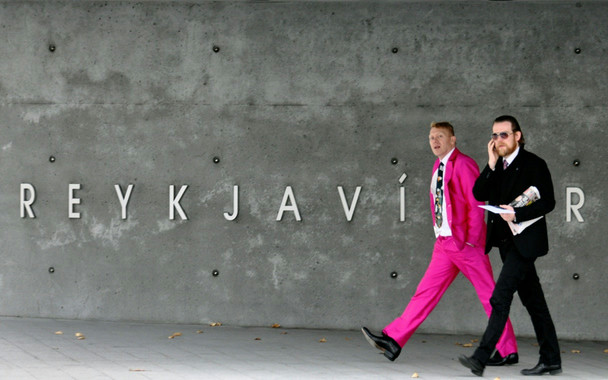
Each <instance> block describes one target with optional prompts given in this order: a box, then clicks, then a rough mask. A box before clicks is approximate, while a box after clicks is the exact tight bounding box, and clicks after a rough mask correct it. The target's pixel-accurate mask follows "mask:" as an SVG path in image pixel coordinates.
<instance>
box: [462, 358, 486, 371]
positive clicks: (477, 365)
mask: <svg viewBox="0 0 608 380" xmlns="http://www.w3.org/2000/svg"><path fill="white" fill-rule="evenodd" d="M458 361H460V364H462V365H463V366H465V367H467V368H469V369H470V370H471V372H473V374H474V375H477V376H483V370H484V369H485V366H484V365H483V364H482V363H481V362H480V361H479V360H477V359H475V358H474V357H472V356H470V357H467V356H464V355H460V357H459V358H458Z"/></svg>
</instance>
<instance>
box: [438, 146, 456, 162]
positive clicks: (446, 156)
mask: <svg viewBox="0 0 608 380" xmlns="http://www.w3.org/2000/svg"><path fill="white" fill-rule="evenodd" d="M455 150H456V147H454V148H452V150H450V153H448V154H446V155H445V157H443V158H442V159H441V163H442V164H443V166H447V164H448V160H449V159H450V156H451V155H452V153H454V151H455Z"/></svg>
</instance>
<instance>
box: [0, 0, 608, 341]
mask: <svg viewBox="0 0 608 380" xmlns="http://www.w3.org/2000/svg"><path fill="white" fill-rule="evenodd" d="M607 16H608V3H606V2H592V1H580V2H573V1H563V2H561V1H554V2H546V1H540V2H535V1H525V2H515V1H514V2H491V1H462V2H461V1H433V2H423V1H419V2H417V1H403V2H399V1H396V2H380V3H378V2H371V1H370V2H339V1H338V2H336V1H333V2H322V1H315V2H300V1H284V2H229V1H224V2H205V1H200V2H163V1H161V2H128V1H125V2H103V1H102V2H92V1H78V2H76V1H66V2H55V1H46V2H20V1H3V2H0V31H1V34H0V38H1V39H2V41H1V43H0V68H1V70H0V147H1V149H0V169H1V170H2V175H1V176H0V209H1V210H2V213H1V214H0V227H1V228H0V241H1V242H2V244H1V246H0V255H1V256H0V257H1V260H0V294H1V295H2V296H1V298H0V300H1V301H0V314H1V315H11V316H39V317H52V318H78V319H102V320H137V321H171V322H188V323H199V322H200V323H205V322H210V321H219V322H223V323H225V324H232V325H243V326H248V325H263V326H267V325H271V324H273V323H280V324H282V325H283V326H285V327H320V328H344V329H350V328H357V327H358V326H360V325H362V324H365V325H368V326H370V327H373V328H380V327H383V326H384V325H385V324H386V323H388V322H389V321H391V320H392V319H393V318H394V317H396V316H397V315H399V314H400V313H401V312H402V310H403V308H404V306H405V305H406V303H407V301H408V300H409V298H410V297H411V295H412V294H413V292H414V290H415V287H416V285H417V283H418V281H419V279H420V278H421V277H422V275H423V273H424V270H425V268H426V266H427V264H428V262H429V259H430V254H431V250H432V244H433V240H434V235H433V232H432V227H431V222H430V210H429V201H428V196H427V192H428V186H429V181H430V174H431V173H430V171H431V166H432V163H433V160H434V156H433V155H432V153H431V152H430V149H429V147H428V142H427V141H428V126H429V124H430V122H431V121H434V120H435V121H438V120H449V121H451V122H452V123H453V124H454V125H455V127H456V130H457V137H458V146H459V147H460V148H461V150H463V151H464V152H466V153H468V154H470V155H471V156H472V157H474V158H475V159H476V160H477V162H478V163H479V164H480V165H484V164H485V160H486V153H485V151H486V148H485V147H486V143H487V141H488V138H489V134H490V129H491V121H492V120H493V118H494V117H496V116H498V115H500V114H504V113H510V114H513V115H515V116H517V117H518V118H519V120H520V122H521V124H522V127H523V130H524V134H525V136H526V139H527V142H528V144H527V147H528V148H529V150H531V151H533V152H536V153H538V154H539V155H541V156H542V157H544V158H545V159H546V160H547V162H548V164H549V167H550V169H551V170H552V173H553V180H554V185H555V189H556V198H557V207H556V210H555V211H554V212H553V213H551V214H550V215H549V216H548V222H549V226H550V231H549V233H550V244H551V252H550V254H549V255H548V256H546V257H544V258H542V259H540V260H538V262H537V267H538V271H539V274H540V276H541V280H542V283H543V285H544V288H545V291H546V295H547V298H548V302H549V305H550V308H551V311H552V313H553V316H554V319H555V322H556V326H557V329H558V333H559V335H560V337H562V338H590V339H608V330H606V328H605V320H606V317H607V314H608V313H607V311H608V306H607V305H608V296H607V295H606V294H607V292H606V291H605V289H604V288H605V287H606V280H605V271H606V268H607V264H608V259H607V257H608V256H607V255H606V252H605V247H606V243H607V240H606V234H605V231H606V226H607V225H608V221H607V219H606V212H605V208H604V207H605V204H606V202H607V201H608V199H607V196H606V191H605V190H606V186H607V181H606V179H605V178H603V177H602V173H603V172H605V170H603V169H599V165H601V164H603V163H604V162H605V161H606V159H607V157H606V153H605V149H604V148H605V143H604V140H605V139H606V127H605V123H606V120H608V109H607V107H606V103H605V101H606V99H608V75H607V74H608V69H607V65H606V61H607V58H608V54H607V51H608V26H607V24H606V22H605V21H606V18H607ZM214 47H217V48H219V51H214ZM53 48H54V49H53ZM576 49H580V50H576ZM215 50H217V49H215ZM214 158H217V159H219V162H216V161H217V160H215V161H214ZM393 159H396V160H397V162H396V163H394V162H393V161H392V160H393ZM574 160H579V162H580V164H579V165H578V166H575V165H573V162H574ZM404 173H406V174H407V179H405V180H404V181H403V183H400V181H399V179H400V177H401V176H402V175H403V174H404ZM21 184H31V185H32V186H33V188H34V189H35V192H36V200H35V202H34V204H33V205H32V209H33V212H34V213H35V218H30V217H28V215H27V213H26V215H25V216H26V217H25V218H21V217H20V187H21ZM70 184H80V186H81V187H80V189H79V190H75V191H73V192H72V194H73V195H72V198H74V202H78V200H77V199H80V204H74V205H72V206H70V201H69V197H70V195H69V194H70V191H69V185H70ZM116 184H119V185H120V186H121V189H122V191H123V192H125V191H126V189H127V186H128V185H129V184H132V185H134V187H133V191H132V194H131V198H130V201H129V204H128V210H127V212H128V214H127V218H126V219H122V218H121V204H120V202H119V198H118V196H117V193H116V191H115V188H114V186H115V185H116ZM171 185H174V186H175V187H176V193H177V191H179V189H180V188H181V186H182V185H188V186H189V187H188V189H187V190H186V192H185V193H184V194H183V197H182V198H181V200H180V202H179V204H180V205H181V207H182V208H183V210H184V212H185V214H187V218H188V219H187V220H183V219H182V218H181V216H180V215H179V213H178V212H177V211H176V214H175V219H174V220H171V219H170V202H169V196H170V186H171ZM235 185H238V186H239V214H238V217H237V218H236V220H234V221H231V220H227V219H226V218H225V217H224V212H227V213H231V212H232V211H233V186H235ZM288 186H289V187H290V188H291V189H292V190H293V195H294V199H295V201H296V203H297V208H298V211H299V213H300V215H301V218H302V220H301V221H297V220H296V217H295V212H292V211H285V213H284V215H283V218H282V220H281V221H277V220H276V219H277V215H278V214H279V211H280V210H281V208H282V207H281V205H282V201H283V197H284V194H285V192H286V188H287V187H288ZM338 186H342V187H343V188H344V192H345V195H346V200H347V202H348V203H349V204H350V202H351V200H352V199H353V196H354V193H355V189H356V187H357V186H361V188H362V189H361V193H360V197H359V199H358V202H357V204H356V209H355V212H354V216H353V219H352V221H350V222H349V221H347V220H346V217H345V212H344V209H343V207H342V204H341V200H340V196H339V192H338ZM401 187H403V188H404V189H405V203H404V209H405V221H401V220H400V208H401V202H400V188H401ZM569 187H577V188H580V189H582V191H583V192H584V195H585V203H584V205H583V207H581V208H580V209H579V210H578V211H579V212H580V214H581V216H582V218H583V221H582V222H581V221H579V220H578V219H577V218H576V217H575V216H576V215H572V218H571V221H569V222H568V221H567V220H566V219H567V208H566V203H567V198H566V192H567V188H569ZM31 196H32V194H31V192H28V191H26V192H25V198H26V199H28V198H29V197H31ZM571 201H572V202H574V203H578V202H579V199H578V196H573V197H572V199H571ZM284 205H286V206H294V205H293V204H292V203H291V201H288V202H286V203H285V204H284ZM70 208H71V210H72V211H73V212H78V213H80V217H79V218H70V217H69V215H68V211H69V209H70ZM284 208H289V207H284ZM491 255H492V260H493V263H494V264H495V268H496V269H497V270H498V268H499V267H500V264H499V260H497V256H498V255H497V253H496V252H493V253H491ZM50 268H53V269H54V272H52V271H50V270H49V269H50ZM214 270H217V271H218V272H219V275H217V276H214V275H213V271H214ZM51 272H52V273H51ZM393 272H396V273H397V277H393V276H391V274H392V273H393ZM574 273H577V274H578V275H579V279H578V280H575V279H573V274H574ZM512 319H513V322H514V325H515V328H516V330H517V333H518V334H520V335H532V334H533V330H532V326H531V323H530V321H529V317H528V316H527V313H526V312H525V310H524V309H523V308H522V306H521V303H520V302H519V300H517V301H515V303H514V307H513V311H512ZM485 321H486V316H485V314H484V313H483V311H482V308H481V306H480V304H479V302H478V301H477V298H476V295H475V293H474V291H473V288H472V287H471V286H470V284H468V282H467V281H466V280H465V279H464V278H463V277H462V276H460V277H459V278H458V279H457V280H456V281H455V283H454V284H453V286H452V287H451V288H450V289H449V291H448V292H447V294H446V296H445V297H444V299H443V300H442V302H441V303H440V304H439V306H438V307H437V309H436V310H435V312H434V313H433V314H432V315H431V317H430V318H429V319H428V320H427V322H426V323H425V324H423V325H422V328H421V331H425V332H442V333H451V332H458V333H460V332H473V333H479V332H481V331H482V330H483V328H484V327H485Z"/></svg>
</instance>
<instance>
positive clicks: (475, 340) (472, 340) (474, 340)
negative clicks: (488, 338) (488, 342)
mask: <svg viewBox="0 0 608 380" xmlns="http://www.w3.org/2000/svg"><path fill="white" fill-rule="evenodd" d="M477 342H479V339H471V343H477Z"/></svg>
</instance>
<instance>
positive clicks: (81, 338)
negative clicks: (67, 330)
mask: <svg viewBox="0 0 608 380" xmlns="http://www.w3.org/2000/svg"><path fill="white" fill-rule="evenodd" d="M76 339H78V340H84V339H85V338H84V335H83V336H79V337H78V338H76Z"/></svg>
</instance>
